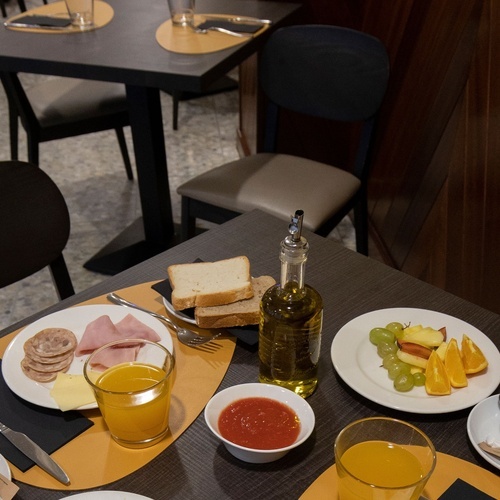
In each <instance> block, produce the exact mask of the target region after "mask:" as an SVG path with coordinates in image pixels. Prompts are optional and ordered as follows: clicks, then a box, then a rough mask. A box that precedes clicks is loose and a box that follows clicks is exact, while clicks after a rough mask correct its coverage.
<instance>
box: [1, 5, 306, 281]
mask: <svg viewBox="0 0 500 500" xmlns="http://www.w3.org/2000/svg"><path fill="white" fill-rule="evenodd" d="M51 4H52V5H42V6H40V7H37V8H36V12H35V13H42V14H43V13H45V12H46V11H47V12H52V10H47V9H56V10H57V8H59V10H58V11H57V12H56V14H58V13H59V12H63V11H64V10H65V7H64V2H63V1H59V2H51ZM54 6H56V7H54ZM57 6H58V7H57ZM104 8H105V16H108V14H109V17H106V19H105V22H102V23H101V24H99V23H97V22H96V29H93V30H89V31H82V32H75V31H72V32H71V33H65V32H63V31H62V30H59V31H56V30H52V31H50V30H48V31H49V32H47V30H36V29H34V30H33V29H32V30H28V29H25V30H22V29H7V28H6V27H3V26H2V29H0V70H1V71H8V72H21V73H22V72H24V73H35V74H44V75H56V76H65V77H74V78H83V79H89V80H100V81H109V82H118V83H123V84H125V87H126V93H127V102H128V109H129V116H130V125H131V131H132V139H133V145H134V152H135V160H136V168H137V177H138V186H139V194H140V202H141V211H142V217H141V218H140V220H137V221H136V222H134V223H133V224H131V225H130V226H129V227H128V228H127V229H126V230H125V231H123V233H120V234H119V235H116V237H115V238H114V239H113V240H112V241H110V242H109V243H108V244H107V245H106V247H105V248H103V249H101V250H100V251H99V252H98V253H97V254H96V255H94V256H93V257H92V258H90V259H89V261H88V262H86V263H85V267H86V268H87V269H90V270H93V271H97V272H101V273H104V274H111V275H112V274H116V273H117V272H119V271H121V270H123V269H125V268H127V267H130V266H131V265H133V264H136V263H138V262H140V261H141V260H144V259H146V258H147V257H151V256H152V255H154V254H156V253H159V252H160V251H163V250H165V249H166V248H168V247H169V246H172V245H174V244H175V243H176V241H178V235H176V228H175V225H174V221H173V217H172V207H171V199H170V190H169V179H168V170H167V151H168V145H167V146H165V138H164V131H163V119H162V112H161V106H160V89H167V90H169V91H175V92H176V93H189V92H194V93H198V94H200V93H203V92H204V91H206V90H207V89H210V87H211V85H213V84H214V83H215V82H217V81H218V80H220V79H221V78H223V77H224V76H225V75H226V74H227V73H228V72H229V71H231V70H232V69H234V68H235V67H237V66H238V65H240V64H241V63H243V62H244V61H245V60H246V59H247V58H248V57H250V56H252V55H253V54H255V53H256V52H258V51H259V50H260V49H261V48H262V46H263V45H264V43H265V42H266V40H267V38H268V36H269V34H270V33H271V32H272V31H274V30H276V29H278V28H279V27H280V26H283V25H284V24H285V23H287V22H290V19H291V17H292V16H293V14H295V13H296V12H297V11H298V10H299V8H300V4H298V3H291V2H290V3H288V2H272V1H266V2H260V1H258V0H231V2H229V3H228V2H227V1H225V0H197V2H196V13H197V15H202V14H212V15H219V14H221V15H232V16H249V17H252V18H258V19H265V20H269V21H270V22H271V24H266V26H265V29H263V30H262V31H261V32H258V33H255V35H253V36H249V37H245V38H238V39H235V38H234V37H232V36H230V35H222V36H225V37H227V39H228V40H230V41H231V42H233V41H237V43H231V44H230V46H229V47H227V48H225V46H224V45H222V46H216V47H215V48H214V49H213V50H200V51H198V52H195V53H193V52H187V53H186V51H185V50H178V49H176V48H175V47H172V46H171V44H169V43H167V44H164V43H163V44H162V43H160V40H159V39H158V30H159V28H161V27H162V26H163V25H164V24H165V23H167V22H168V21H169V18H170V14H169V10H168V3H167V0H147V1H137V0H106V1H104V0H102V1H101V0H95V12H96V14H97V13H99V12H100V11H102V10H104ZM30 13H31V11H30ZM186 29H187V28H186ZM181 30H182V28H181ZM173 31H175V30H173ZM180 34H181V35H182V33H180ZM174 35H175V36H177V34H176V33H174ZM217 35H220V33H218V34H217ZM167 36H168V35H167ZM193 36H196V37H197V38H196V41H197V43H199V44H200V46H201V48H202V49H203V45H204V44H205V43H207V44H208V43H210V39H211V37H213V33H210V34H208V36H207V35H195V34H194V33H193ZM167 42H168V40H167ZM68 175H70V173H68Z"/></svg>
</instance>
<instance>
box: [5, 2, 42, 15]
mask: <svg viewBox="0 0 500 500" xmlns="http://www.w3.org/2000/svg"><path fill="white" fill-rule="evenodd" d="M17 3H18V5H19V10H20V11H21V12H26V4H25V3H24V0H17ZM43 3H44V4H47V0H43ZM0 10H1V11H2V16H3V17H7V10H6V9H5V0H0Z"/></svg>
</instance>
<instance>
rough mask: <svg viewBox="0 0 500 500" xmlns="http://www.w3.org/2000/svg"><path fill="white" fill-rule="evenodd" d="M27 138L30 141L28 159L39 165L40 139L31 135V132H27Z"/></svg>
mask: <svg viewBox="0 0 500 500" xmlns="http://www.w3.org/2000/svg"><path fill="white" fill-rule="evenodd" d="M26 140H27V142H28V161H29V162H30V163H33V165H36V166H37V167H38V166H39V163H40V156H39V154H40V153H39V145H38V141H36V140H35V139H33V137H31V134H27V138H26Z"/></svg>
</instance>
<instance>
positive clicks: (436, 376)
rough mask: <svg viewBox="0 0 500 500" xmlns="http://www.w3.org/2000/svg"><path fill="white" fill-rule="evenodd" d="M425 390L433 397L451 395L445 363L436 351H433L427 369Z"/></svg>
mask: <svg viewBox="0 0 500 500" xmlns="http://www.w3.org/2000/svg"><path fill="white" fill-rule="evenodd" d="M425 390H426V391H427V394H431V395H432V396H444V395H446V394H451V384H450V379H449V378H448V374H447V373H446V369H445V367H444V363H443V362H442V361H441V358H440V357H439V356H438V354H437V353H436V351H432V354H431V355H430V357H429V359H428V360H427V367H426V369H425Z"/></svg>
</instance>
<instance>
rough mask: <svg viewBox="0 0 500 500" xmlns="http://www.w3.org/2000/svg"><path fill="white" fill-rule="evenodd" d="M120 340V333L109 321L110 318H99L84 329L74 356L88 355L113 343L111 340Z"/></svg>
mask: <svg viewBox="0 0 500 500" xmlns="http://www.w3.org/2000/svg"><path fill="white" fill-rule="evenodd" d="M120 338H121V337H120V332H119V331H118V330H117V328H116V326H115V325H114V323H113V322H112V321H111V318H110V317H109V316H108V315H105V316H99V317H98V318H97V319H95V320H94V321H92V322H90V323H89V324H88V325H87V327H86V328H85V332H83V336H82V340H80V342H79V343H78V347H77V348H76V351H75V355H76V356H83V355H84V354H89V353H91V352H94V351H95V350H96V349H97V348H99V347H101V346H103V345H104V344H107V343H108V342H113V340H119V339H120Z"/></svg>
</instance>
